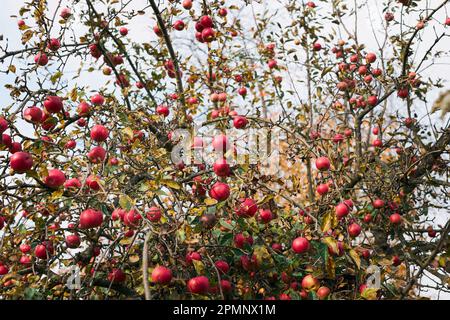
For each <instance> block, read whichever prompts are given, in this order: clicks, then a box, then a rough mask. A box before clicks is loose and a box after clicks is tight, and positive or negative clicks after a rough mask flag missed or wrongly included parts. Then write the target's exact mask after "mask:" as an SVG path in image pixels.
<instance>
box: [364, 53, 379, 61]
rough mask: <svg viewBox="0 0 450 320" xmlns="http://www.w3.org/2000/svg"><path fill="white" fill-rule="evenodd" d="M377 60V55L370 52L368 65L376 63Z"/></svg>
mask: <svg viewBox="0 0 450 320" xmlns="http://www.w3.org/2000/svg"><path fill="white" fill-rule="evenodd" d="M375 60H377V56H376V55H375V53H373V52H369V53H368V54H367V55H366V62H367V63H374V62H375Z"/></svg>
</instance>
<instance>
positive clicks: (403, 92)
mask: <svg viewBox="0 0 450 320" xmlns="http://www.w3.org/2000/svg"><path fill="white" fill-rule="evenodd" d="M397 96H398V97H399V98H401V99H406V98H408V96H409V90H408V88H401V89H398V91H397Z"/></svg>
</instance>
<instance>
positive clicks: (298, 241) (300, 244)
mask: <svg viewBox="0 0 450 320" xmlns="http://www.w3.org/2000/svg"><path fill="white" fill-rule="evenodd" d="M292 250H294V252H295V253H303V252H306V251H308V250H309V241H308V239H306V238H303V237H298V238H295V239H294V241H292Z"/></svg>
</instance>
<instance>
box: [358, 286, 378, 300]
mask: <svg viewBox="0 0 450 320" xmlns="http://www.w3.org/2000/svg"><path fill="white" fill-rule="evenodd" d="M377 291H378V289H376V288H366V289H364V291H363V292H362V293H361V297H363V298H364V299H367V300H375V299H376V298H377Z"/></svg>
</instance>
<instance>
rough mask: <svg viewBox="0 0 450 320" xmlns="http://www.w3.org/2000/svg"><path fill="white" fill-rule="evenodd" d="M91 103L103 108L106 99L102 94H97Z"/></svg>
mask: <svg viewBox="0 0 450 320" xmlns="http://www.w3.org/2000/svg"><path fill="white" fill-rule="evenodd" d="M91 103H92V104H93V105H95V106H101V105H103V104H104V103H105V98H104V97H103V96H102V95H101V94H98V93H97V94H96V95H94V96H92V97H91Z"/></svg>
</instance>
